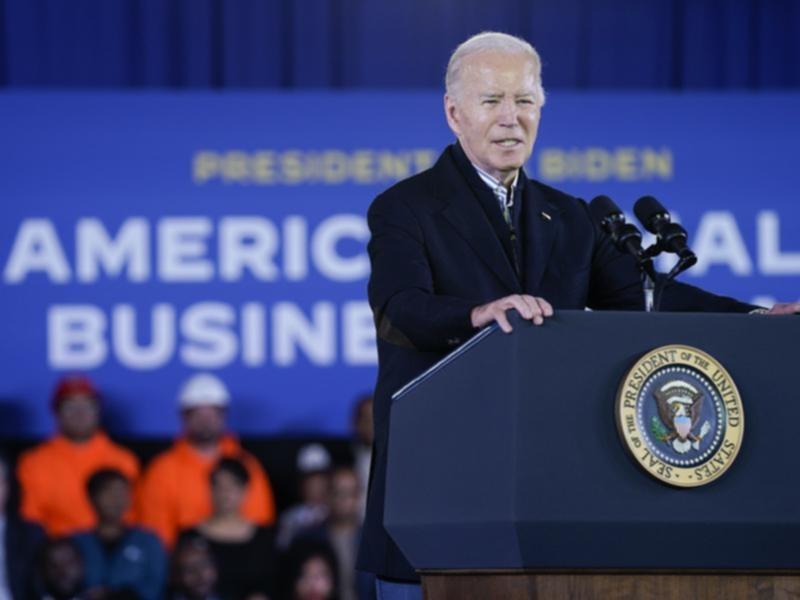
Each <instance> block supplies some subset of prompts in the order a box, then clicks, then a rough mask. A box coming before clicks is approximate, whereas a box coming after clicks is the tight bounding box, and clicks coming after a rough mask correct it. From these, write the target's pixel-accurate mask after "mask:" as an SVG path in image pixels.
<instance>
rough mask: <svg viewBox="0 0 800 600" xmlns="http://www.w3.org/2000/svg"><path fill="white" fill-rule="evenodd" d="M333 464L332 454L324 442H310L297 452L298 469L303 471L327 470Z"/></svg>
mask: <svg viewBox="0 0 800 600" xmlns="http://www.w3.org/2000/svg"><path fill="white" fill-rule="evenodd" d="M330 466H331V455H330V454H329V453H328V451H327V450H326V449H325V446H323V445H322V444H308V445H306V446H303V447H302V448H300V452H298V453H297V470H298V471H300V472H301V473H314V472H316V471H327V470H328V469H329V468H330Z"/></svg>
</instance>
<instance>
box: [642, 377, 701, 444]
mask: <svg viewBox="0 0 800 600" xmlns="http://www.w3.org/2000/svg"><path fill="white" fill-rule="evenodd" d="M653 396H655V399H656V406H658V416H659V417H660V418H661V421H662V423H664V425H665V426H666V427H667V430H668V434H667V437H666V438H665V439H664V441H665V442H666V443H668V444H670V445H671V446H672V447H673V449H674V450H675V451H676V452H678V453H679V454H685V453H687V452H688V451H689V450H690V449H692V448H694V449H695V450H699V449H700V440H701V439H703V437H704V436H705V435H706V433H708V430H709V429H710V428H711V425H710V423H709V422H708V421H706V422H705V423H704V424H703V427H702V428H701V430H700V433H699V434H694V433H692V432H693V431H694V429H695V428H696V427H697V424H698V423H699V422H700V413H701V412H702V409H703V392H702V391H701V390H698V389H697V388H696V387H694V386H693V385H691V384H689V383H687V382H686V381H681V380H675V381H670V382H669V383H667V384H665V385H663V386H661V388H660V389H657V390H655V391H654V392H653Z"/></svg>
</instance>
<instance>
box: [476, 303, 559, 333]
mask: <svg viewBox="0 0 800 600" xmlns="http://www.w3.org/2000/svg"><path fill="white" fill-rule="evenodd" d="M512 308H513V309H514V310H516V311H517V312H518V313H519V314H520V316H521V317H522V318H523V319H526V320H529V321H533V324H534V325H541V324H542V323H544V319H545V317H552V316H553V307H552V306H550V303H549V302H548V301H547V300H545V299H544V298H538V297H536V296H528V295H527V294H513V295H511V296H505V297H504V298H498V299H497V300H494V301H493V302H489V303H488V304H481V305H480V306H476V307H475V308H473V309H472V313H470V319H471V321H472V326H473V327H475V328H476V329H479V328H481V327H483V326H484V325H488V324H489V323H491V322H492V321H496V322H497V324H498V325H499V326H500V329H502V330H503V331H505V332H506V333H511V323H509V322H508V317H507V316H506V311H507V310H509V309H512Z"/></svg>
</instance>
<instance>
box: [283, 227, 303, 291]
mask: <svg viewBox="0 0 800 600" xmlns="http://www.w3.org/2000/svg"><path fill="white" fill-rule="evenodd" d="M283 239H284V243H283V274H284V276H285V277H286V279H288V280H289V281H301V280H303V279H305V278H306V277H308V250H307V248H308V224H307V223H306V220H305V219H304V218H303V217H287V218H286V220H285V221H284V222H283Z"/></svg>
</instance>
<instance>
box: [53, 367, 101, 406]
mask: <svg viewBox="0 0 800 600" xmlns="http://www.w3.org/2000/svg"><path fill="white" fill-rule="evenodd" d="M72 396H87V397H89V398H93V399H94V400H97V388H95V387H94V384H93V383H92V380H91V379H89V378H88V377H86V376H85V375H67V376H66V377H62V378H61V379H60V380H59V382H58V383H57V384H56V387H55V389H54V390H53V410H54V411H56V412H58V409H59V408H61V404H62V403H63V402H64V400H66V399H67V398H71V397H72Z"/></svg>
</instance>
